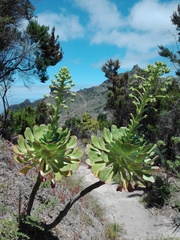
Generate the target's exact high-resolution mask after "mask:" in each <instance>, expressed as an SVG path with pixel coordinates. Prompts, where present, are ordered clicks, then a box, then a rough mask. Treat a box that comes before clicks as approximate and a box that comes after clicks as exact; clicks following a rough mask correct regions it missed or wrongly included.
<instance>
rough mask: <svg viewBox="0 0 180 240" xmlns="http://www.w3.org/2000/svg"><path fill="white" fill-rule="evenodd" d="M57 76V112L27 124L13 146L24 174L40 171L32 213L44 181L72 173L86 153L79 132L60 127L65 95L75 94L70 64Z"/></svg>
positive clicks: (54, 86)
mask: <svg viewBox="0 0 180 240" xmlns="http://www.w3.org/2000/svg"><path fill="white" fill-rule="evenodd" d="M55 77H56V80H52V84H51V85H50V89H51V96H52V98H54V102H55V104H51V105H52V107H53V114H52V116H51V122H50V124H48V125H44V124H42V125H40V126H34V127H33V129H30V128H26V130H25V132H24V136H23V135H20V136H19V137H18V145H16V146H14V148H13V150H14V152H15V159H16V161H17V162H18V163H20V164H22V165H23V167H22V169H21V170H20V174H26V173H27V172H28V171H29V170H30V169H32V168H34V167H36V169H37V170H38V173H39V174H38V177H37V181H36V183H35V185H34V188H33V191H32V194H31V196H30V199H29V203H28V207H27V215H30V212H31V209H32V205H33V201H34V198H35V194H36V192H37V190H38V189H39V186H40V184H41V182H42V181H44V180H46V179H50V180H51V186H52V187H54V186H55V182H56V181H60V180H61V179H62V177H63V176H65V177H67V176H71V174H72V171H74V170H76V169H77V168H78V167H79V163H80V159H81V157H82V155H83V153H82V151H80V150H79V149H78V148H77V147H76V140H77V139H76V136H70V132H69V130H68V129H62V128H60V127H59V124H58V120H59V113H60V110H61V108H62V107H66V105H65V99H64V96H65V95H66V96H67V95H68V94H69V95H70V97H71V98H72V93H71V92H70V91H69V90H70V88H71V87H72V86H73V85H74V84H73V82H72V79H71V76H70V74H69V70H68V68H66V67H63V68H61V70H60V71H59V73H58V74H57V75H55Z"/></svg>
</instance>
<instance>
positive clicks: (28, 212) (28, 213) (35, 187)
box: [27, 173, 42, 216]
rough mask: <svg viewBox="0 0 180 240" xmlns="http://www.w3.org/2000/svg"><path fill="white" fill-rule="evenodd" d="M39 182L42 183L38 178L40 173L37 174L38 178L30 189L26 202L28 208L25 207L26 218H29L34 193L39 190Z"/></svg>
mask: <svg viewBox="0 0 180 240" xmlns="http://www.w3.org/2000/svg"><path fill="white" fill-rule="evenodd" d="M41 182H42V180H41V178H40V173H39V174H38V176H37V180H36V182H35V184H34V187H33V189H32V192H31V195H30V197H29V202H28V206H27V216H30V213H31V209H32V206H33V203H34V199H35V196H36V193H37V191H38V189H39V186H40V185H41Z"/></svg>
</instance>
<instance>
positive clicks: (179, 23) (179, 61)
mask: <svg viewBox="0 0 180 240" xmlns="http://www.w3.org/2000/svg"><path fill="white" fill-rule="evenodd" d="M171 21H172V23H173V24H174V25H176V30H177V35H178V39H177V46H178V44H179V43H180V4H179V5H178V8H177V12H174V13H173V15H172V17H171ZM159 48H160V51H159V55H160V56H162V57H166V58H168V59H169V60H170V61H171V62H172V63H173V64H174V66H175V67H176V75H177V76H180V50H179V48H178V50H177V52H176V53H173V52H172V51H171V50H169V49H168V48H167V47H164V46H162V45H161V46H159Z"/></svg>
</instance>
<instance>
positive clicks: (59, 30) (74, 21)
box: [38, 12, 84, 41]
mask: <svg viewBox="0 0 180 240" xmlns="http://www.w3.org/2000/svg"><path fill="white" fill-rule="evenodd" d="M38 22H39V23H40V24H44V25H46V26H49V27H50V28H52V27H54V26H55V29H56V34H57V35H59V37H60V40H61V41H67V40H69V39H76V38H81V37H83V36H84V28H83V26H82V25H81V24H80V20H79V17H78V16H76V15H74V14H68V15H67V14H64V13H59V14H57V13H53V12H44V13H40V14H38Z"/></svg>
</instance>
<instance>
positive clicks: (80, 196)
mask: <svg viewBox="0 0 180 240" xmlns="http://www.w3.org/2000/svg"><path fill="white" fill-rule="evenodd" d="M104 184H105V183H104V182H101V181H98V182H95V183H93V184H92V185H90V186H88V187H87V188H85V189H83V190H82V191H81V192H79V193H78V194H77V195H75V196H74V198H73V199H71V200H70V201H69V203H68V204H67V205H66V207H65V208H64V210H62V211H60V213H59V215H58V216H57V218H56V219H55V220H54V221H53V222H52V223H50V224H47V225H45V231H46V232H47V231H49V230H50V229H52V228H54V227H56V226H57V225H58V224H59V223H60V222H61V221H62V219H63V218H64V217H65V216H66V215H67V213H68V212H69V210H70V209H71V207H72V206H73V204H74V203H75V202H76V201H78V200H79V199H80V198H82V197H84V196H85V195H86V194H88V193H90V192H91V191H92V190H94V189H96V188H98V187H100V186H102V185H104Z"/></svg>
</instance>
